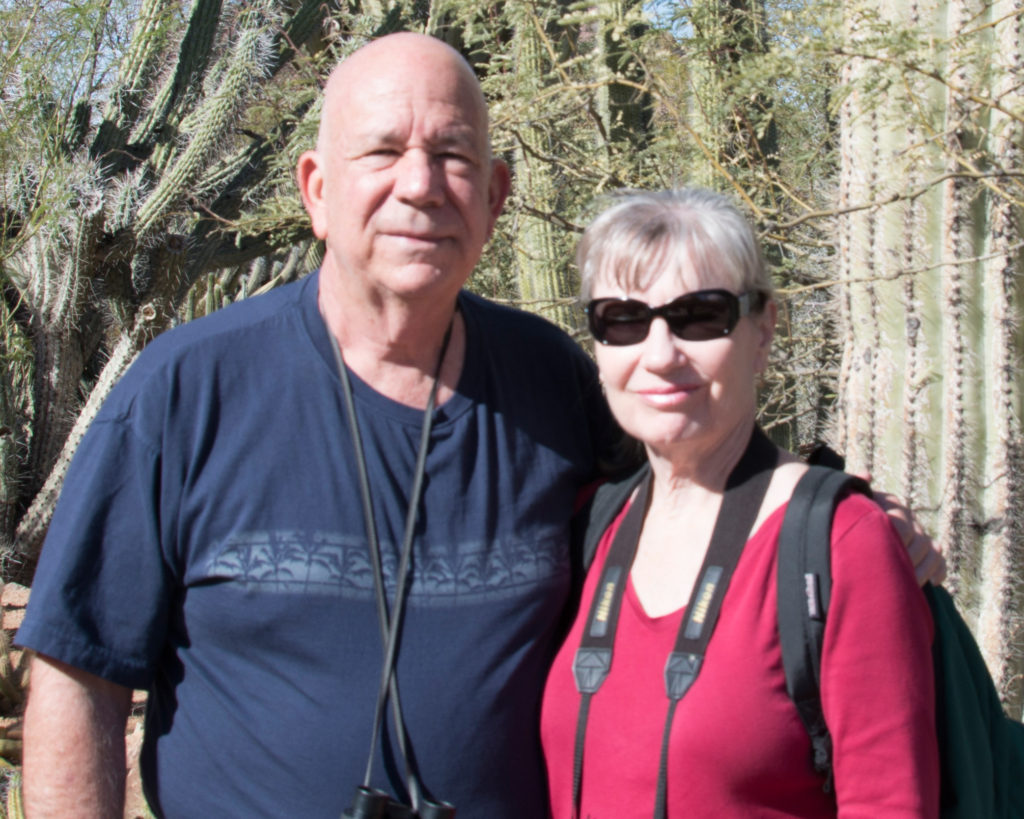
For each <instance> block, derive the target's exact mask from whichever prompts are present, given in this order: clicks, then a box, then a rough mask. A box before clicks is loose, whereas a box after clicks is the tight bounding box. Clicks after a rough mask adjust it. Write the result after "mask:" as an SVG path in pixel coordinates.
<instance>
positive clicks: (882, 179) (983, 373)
mask: <svg viewBox="0 0 1024 819" xmlns="http://www.w3.org/2000/svg"><path fill="white" fill-rule="evenodd" d="M886 23H889V24H892V25H893V26H894V27H895V28H899V29H901V30H904V31H909V32H912V33H913V34H914V38H913V39H912V40H911V41H910V42H909V44H908V42H906V41H904V42H902V43H896V42H891V41H888V40H886V39H885V37H886V33H885V24H886ZM846 26H847V50H848V52H849V53H853V54H860V55H863V54H872V53H873V54H880V55H884V56H885V59H884V60H873V59H868V58H866V57H863V56H858V57H855V58H853V59H851V60H850V61H849V62H848V63H847V64H846V66H845V69H844V71H845V76H844V79H845V81H846V82H847V83H848V85H849V88H850V93H849V94H848V96H847V98H846V100H845V102H844V104H843V106H842V109H841V113H840V116H841V138H842V145H841V149H842V174H841V189H840V206H841V209H842V210H843V211H844V213H843V215H842V216H841V218H840V220H839V238H840V249H841V254H840V256H841V265H842V270H841V280H842V283H843V286H842V292H841V294H840V304H841V311H842V316H843V327H844V339H843V342H844V352H843V365H842V373H841V383H840V404H839V411H840V412H839V431H838V439H839V440H838V444H839V446H840V447H841V448H842V449H843V450H845V451H846V452H847V453H848V455H849V456H850V458H851V461H852V462H853V464H854V465H855V466H858V467H863V468H865V469H867V470H869V471H870V472H871V473H872V474H873V475H874V477H875V480H876V482H877V483H879V484H880V485H882V486H886V487H892V488H894V489H898V490H900V491H902V493H904V494H905V495H906V496H907V497H908V498H909V499H910V501H911V502H912V504H913V506H914V508H915V509H916V510H920V512H921V513H922V515H923V516H924V517H925V520H926V523H928V524H929V525H930V527H931V529H932V531H935V532H937V533H938V536H939V538H938V539H939V542H940V543H941V545H942V547H943V548H944V549H945V552H946V556H947V558H948V560H949V564H950V568H951V572H952V584H953V586H954V588H955V591H956V592H957V599H958V602H959V603H960V604H961V607H962V608H964V609H965V610H966V611H967V613H968V614H969V617H971V618H972V619H973V620H974V621H975V622H976V634H977V636H978V639H979V643H980V645H981V647H982V650H983V653H984V655H985V658H986V661H987V662H988V664H989V667H990V669H991V670H992V673H993V676H994V677H995V679H996V681H997V683H998V684H999V686H1000V689H1001V692H1002V695H1003V697H1004V702H1005V703H1006V704H1007V706H1008V707H1011V709H1012V710H1013V711H1014V713H1016V714H1017V715H1019V714H1020V707H1021V704H1022V701H1024V682H1022V678H1021V673H1022V671H1024V665H1022V655H1024V630H1022V629H1021V625H1022V620H1021V614H1020V612H1021V605H1020V604H1021V599H1020V598H1021V592H1020V591H1019V590H1018V588H1017V587H1018V586H1019V584H1020V580H1021V577H1022V572H1024V540H1022V538H1021V534H1022V525H1024V505H1022V504H1021V501H1022V500H1024V462H1022V452H1021V446H1022V434H1024V430H1022V428H1021V423H1022V419H1024V397H1022V386H1024V385H1022V383H1021V375H1020V373H1019V361H1020V356H1021V353H1022V348H1024V343H1022V336H1021V328H1020V321H1021V317H1022V311H1024V302H1022V298H1021V293H1020V288H1019V286H1018V284H1017V280H1018V279H1019V277H1020V276H1021V274H1022V273H1024V255H1022V253H1021V250H1020V247H1021V242H1022V240H1024V212H1022V209H1021V205H1020V203H1021V201H1022V198H1024V196H1022V194H1024V190H1022V185H1021V181H1020V176H1019V171H1017V169H1019V168H1020V167H1021V163H1022V159H1024V156H1022V147H1021V146H1022V144H1024V139H1022V137H1024V130H1022V124H1024V104H1022V97H1021V95H1020V93H1019V90H1018V89H1016V88H1015V87H1014V83H1015V82H1016V81H1017V80H1016V79H1015V78H1019V77H1020V76H1021V71H1022V70H1024V60H1022V32H1021V28H1020V17H1019V8H1017V10H1016V13H1014V6H1013V4H1012V3H1001V2H997V3H992V4H988V5H982V4H981V3H973V2H961V1H960V0H950V1H948V2H946V1H943V2H934V3H933V4H931V5H929V6H925V5H921V4H910V5H905V6H893V5H892V4H886V3H876V2H873V0H866V1H865V2H851V3H849V4H848V5H847V16H846Z"/></svg>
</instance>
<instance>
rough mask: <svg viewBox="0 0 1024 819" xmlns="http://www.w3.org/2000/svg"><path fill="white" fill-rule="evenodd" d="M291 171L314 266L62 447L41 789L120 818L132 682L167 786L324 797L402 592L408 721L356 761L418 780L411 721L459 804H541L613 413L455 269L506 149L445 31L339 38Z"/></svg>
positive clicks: (402, 780) (33, 796)
mask: <svg viewBox="0 0 1024 819" xmlns="http://www.w3.org/2000/svg"><path fill="white" fill-rule="evenodd" d="M298 181H299V187H300V189H301V192H302V197H303V201H304V203H305V206H306V208H307V210H308V212H309V215H310V218H311V220H312V225H313V230H314V232H315V234H316V235H317V236H318V237H320V238H322V239H324V240H325V242H326V255H325V257H324V262H323V266H322V268H321V270H320V271H319V273H318V274H314V275H313V276H310V277H309V278H307V279H305V280H304V281H301V282H298V283H296V284H294V285H290V286H287V287H284V288H281V289H279V290H277V291H274V292H273V293H270V294H268V295H266V296H264V297H261V298H255V299H251V300H248V301H246V302H242V303H239V304H237V305H234V306H232V307H230V308H228V309H226V310H224V311H221V312H220V313H218V314H216V315H214V316H211V317H209V318H207V319H203V320H200V321H197V322H194V323H192V324H189V325H186V326H184V327H181V328H179V329H176V330H174V331H172V332H170V333H167V334H165V335H164V336H161V337H160V338H158V339H156V340H155V341H154V342H153V343H152V344H151V345H150V346H149V348H147V350H146V351H145V352H144V353H143V354H142V355H141V356H140V358H139V360H138V362H137V363H136V364H135V366H133V367H132V368H131V370H130V371H129V373H128V374H127V375H126V376H125V377H124V379H123V380H122V382H121V383H120V384H119V385H118V386H117V388H116V389H115V390H114V392H113V393H112V394H111V396H110V398H109V400H108V401H107V403H106V405H105V407H104V408H103V410H102V412H101V413H100V415H99V417H98V418H97V419H96V421H95V423H94V424H93V426H92V428H91V429H90V431H89V433H88V435H87V436H86V437H85V439H84V440H83V442H82V444H81V447H80V449H79V453H78V455H77V456H76V459H75V462H74V464H73V466H72V468H71V471H70V472H69V474H68V478H67V482H66V485H65V491H64V494H63V497H62V499H61V501H60V504H59V506H58V509H57V512H56V514H55V517H54V520H53V524H52V526H51V528H50V532H49V536H48V539H47V543H46V546H45V548H44V550H43V555H42V559H41V563H40V566H39V570H38V573H37V576H36V580H35V583H34V586H33V593H32V604H31V606H30V608H29V613H28V616H27V619H26V622H25V625H24V626H23V628H22V630H21V631H20V633H19V642H21V643H23V644H24V645H26V646H29V647H31V648H33V649H35V650H36V651H37V652H38V657H37V660H36V662H35V663H34V665H33V671H32V690H31V696H30V700H29V709H28V714H27V717H26V729H25V730H26V749H25V798H26V802H27V804H28V807H29V810H30V812H31V813H32V814H33V815H34V816H60V817H74V816H117V815H119V812H120V810H121V805H122V800H123V788H124V765H123V758H124V757H123V755H124V746H123V738H122V737H123V732H124V726H125V720H126V716H127V713H128V709H129V705H130V693H131V690H132V688H146V689H148V690H149V692H150V696H149V704H148V708H147V714H146V733H145V745H144V748H143V751H142V770H143V779H144V785H145V792H146V795H147V798H148V799H149V801H150V803H151V805H152V806H153V808H154V810H155V811H156V813H157V814H158V815H163V816H172V817H200V816H203V817H205V816H239V817H242V816H244V817H254V816H297V817H316V816H323V817H332V819H333V817H337V816H338V815H339V814H340V813H341V812H342V810H343V809H344V808H345V807H346V805H348V803H349V801H350V799H351V797H352V795H353V791H354V790H355V788H356V786H357V785H359V784H360V783H362V782H363V780H364V772H365V771H366V768H367V757H368V753H369V748H370V743H371V735H373V734H374V733H375V732H374V730H373V725H374V710H375V703H376V701H377V693H378V688H379V686H380V668H381V660H382V654H383V644H384V640H383V638H382V620H384V619H386V618H387V616H388V615H386V614H385V615H384V617H382V616H381V613H380V609H381V608H383V609H385V610H387V611H388V612H390V614H391V615H395V616H396V617H397V616H398V613H397V610H396V606H398V605H404V615H403V616H402V628H401V630H400V634H399V635H398V637H399V638H400V639H399V640H398V642H397V668H396V673H395V679H396V680H397V688H398V689H399V690H400V692H401V693H400V697H401V705H402V709H403V712H404V717H405V720H404V721H405V727H406V732H405V734H403V735H401V736H400V735H399V733H398V732H396V730H395V725H394V721H393V719H391V718H390V716H389V718H388V719H386V720H385V724H384V727H383V728H382V729H381V731H380V732H379V733H378V735H377V737H376V740H377V741H376V748H377V750H376V752H375V753H374V755H373V766H372V772H371V774H370V777H369V779H370V784H372V785H373V786H375V787H378V788H381V789H383V790H386V791H388V792H390V793H392V794H395V795H396V796H397V797H398V798H401V799H409V798H410V795H409V794H408V793H406V785H407V783H408V782H409V780H408V779H407V778H406V777H405V776H404V774H403V769H404V762H403V761H402V760H403V755H402V754H401V753H400V752H399V750H398V749H399V748H400V747H401V745H402V744H407V745H408V751H409V757H410V758H411V760H412V764H413V767H414V769H418V771H419V774H420V779H421V781H422V784H423V786H424V791H425V794H426V796H427V797H428V798H430V799H433V800H446V801H449V802H452V803H454V804H455V805H456V806H457V807H458V810H459V817H460V818H461V819H470V818H471V817H481V819H484V817H486V819H501V817H509V819H511V818H512V817H517V819H521V817H542V816H544V815H546V813H547V802H546V793H545V781H544V773H543V768H542V763H541V756H540V753H539V740H538V728H537V722H538V703H539V696H540V691H541V687H542V683H543V677H544V673H545V670H546V667H547V663H548V661H549V659H550V657H551V655H552V652H553V650H554V647H555V646H554V643H555V641H556V640H557V638H558V634H559V623H560V621H561V618H562V610H563V607H564V606H565V603H566V600H567V599H568V597H569V594H570V581H571V572H570V565H569V559H568V555H567V551H568V550H567V545H566V544H567V530H568V523H569V516H570V514H571V510H572V507H573V501H574V497H575V495H576V493H577V490H578V488H579V487H580V486H581V485H582V484H584V483H585V482H586V481H588V480H590V479H591V478H592V477H593V476H594V475H595V473H596V471H597V463H598V459H599V458H600V457H603V456H606V455H608V454H609V453H611V452H612V451H613V450H614V448H615V446H616V444H617V442H618V431H617V429H616V428H615V427H614V425H613V424H612V422H611V420H610V418H609V416H608V414H607V410H606V408H605V407H604V404H603V401H602V400H601V396H600V391H599V389H598V387H597V385H596V381H595V376H594V372H593V369H592V367H591V365H590V363H589V361H588V359H587V358H586V357H585V356H584V355H583V354H582V353H581V352H580V351H579V350H578V349H577V348H576V346H575V345H574V344H573V343H572V342H571V341H569V340H568V339H567V338H566V337H565V336H564V335H562V334H561V333H559V332H558V331H557V330H555V329H554V328H553V327H551V326H550V325H548V324H547V323H545V322H543V321H542V320H540V319H537V318H534V317H531V316H528V315H525V314H522V313H519V312H516V311H512V310H509V309H505V308H501V307H498V306H495V305H491V304H489V303H487V302H485V301H483V300H482V299H479V298H477V297H474V296H472V295H471V294H468V293H466V292H463V291H462V290H461V288H462V286H463V284H464V283H465V281H466V279H467V277H468V276H469V275H470V273H471V272H472V270H473V267H474V265H475V264H476V262H477V261H478V259H479V257H480V254H481V252H482V249H483V246H484V244H485V242H486V240H487V239H488V237H489V235H490V233H491V231H492V229H493V227H494V223H495V220H496V219H497V217H498V214H499V212H500V211H501V208H502V204H503V202H504V200H505V197H506V194H507V193H508V189H509V173H508V170H507V169H506V167H505V166H504V165H503V164H502V163H501V162H500V161H498V160H495V159H493V158H492V157H491V155H490V148H489V143H488V135H487V111H486V106H485V103H484V99H483V97H482V95H481V92H480V89H479V86H478V84H477V82H476V80H475V78H474V76H473V73H472V71H471V70H470V68H469V67H468V65H467V64H466V63H465V62H464V61H463V60H462V59H461V57H459V55H458V54H457V53H456V52H454V51H453V50H451V49H450V48H449V47H448V46H446V45H444V44H442V43H441V42H440V41H437V40H433V39H431V38H428V37H425V36H421V35H415V34H408V33H407V34H397V35H392V36H390V37H387V38H384V39H382V40H378V41H376V42H374V43H372V44H371V45H369V46H366V47H364V48H362V49H361V50H359V51H358V52H356V53H355V54H354V55H353V56H352V57H350V58H349V59H348V60H347V61H346V62H345V63H343V64H342V65H341V66H340V67H339V68H337V69H336V70H335V72H334V73H333V74H332V76H331V78H330V80H329V82H328V85H327V89H326V97H325V102H324V110H323V117H322V124H321V130H320V136H319V140H318V144H317V147H316V150H315V151H310V152H308V153H306V154H304V155H303V156H302V157H301V159H300V160H299V164H298ZM349 407H352V408H354V413H353V412H350V410H349ZM421 461H422V463H421ZM418 479H419V480H418ZM407 521H408V524H407ZM374 543H377V544H378V546H376V547H375V546H374V545H373V544H374ZM407 549H408V550H409V552H410V554H409V557H408V558H406V559H407V560H409V566H410V567H411V571H409V572H408V573H406V572H404V571H403V570H402V568H401V567H402V564H403V562H404V560H403V556H402V553H403V552H405V551H406V550H407ZM378 552H379V557H375V555H377V554H378ZM378 560H379V562H380V564H381V565H382V569H381V575H380V578H381V579H380V582H379V585H380V586H381V587H382V588H380V589H379V590H375V585H378V583H377V580H376V579H375V574H376V572H375V567H374V564H375V563H376V562H377V561H378ZM403 576H405V577H406V581H407V582H405V583H404V587H403V579H402V577H403ZM409 578H411V580H410V579H409ZM396 589H397V593H396ZM406 735H407V736H406ZM406 739H407V740H408V742H407V743H405V740H406ZM410 787H411V789H412V791H413V792H414V794H413V796H412V798H413V799H415V791H416V787H415V780H412V784H411V786H410Z"/></svg>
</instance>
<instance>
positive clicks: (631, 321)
mask: <svg viewBox="0 0 1024 819" xmlns="http://www.w3.org/2000/svg"><path fill="white" fill-rule="evenodd" d="M650 325H651V311H650V308H648V307H647V305H646V304H644V303H643V302H642V301H634V300H633V299H624V300H619V299H608V300H605V299H598V300H597V301H595V302H594V303H593V304H592V305H591V309H590V330H591V332H592V333H593V334H594V338H596V339H597V340H598V341H600V342H601V343H602V344H613V345H624V344H638V343H640V342H641V341H643V340H644V339H645V338H646V337H647V329H648V328H649V327H650Z"/></svg>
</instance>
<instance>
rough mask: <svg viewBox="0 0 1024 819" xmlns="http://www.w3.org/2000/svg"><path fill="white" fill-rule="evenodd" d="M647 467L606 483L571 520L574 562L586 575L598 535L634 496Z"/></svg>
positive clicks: (603, 531)
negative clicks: (631, 496)
mask: <svg viewBox="0 0 1024 819" xmlns="http://www.w3.org/2000/svg"><path fill="white" fill-rule="evenodd" d="M650 469H651V467H650V464H648V463H646V462H645V463H644V465H643V466H641V467H640V468H639V469H637V470H634V471H633V472H631V473H630V474H628V475H626V476H625V477H624V478H619V479H618V480H611V481H605V482H604V483H602V484H601V485H600V486H598V487H597V489H596V490H595V491H594V493H593V494H592V495H591V496H590V499H589V500H588V501H587V502H586V503H584V504H583V505H582V506H581V507H580V508H579V509H578V510H577V512H576V514H575V516H574V518H573V531H572V541H573V546H572V548H573V552H574V559H575V560H576V561H577V562H578V563H579V565H580V567H581V569H582V572H583V573H584V574H585V573H586V571H587V569H589V568H590V564H591V563H593V562H594V555H595V554H597V544H598V543H600V542H601V536H602V535H603V534H604V533H605V532H606V531H608V527H609V526H611V525H612V521H613V520H615V516H616V515H618V514H619V512H621V511H622V507H623V506H625V505H626V501H627V500H628V499H629V496H630V495H632V494H633V490H634V489H636V488H637V487H638V486H639V485H640V482H641V481H642V480H643V479H644V477H645V476H646V475H647V473H648V472H649V471H650Z"/></svg>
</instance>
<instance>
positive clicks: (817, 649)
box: [778, 466, 871, 790]
mask: <svg viewBox="0 0 1024 819" xmlns="http://www.w3.org/2000/svg"><path fill="white" fill-rule="evenodd" d="M851 490H855V491H858V492H863V493H865V494H870V491H871V490H870V488H869V487H868V485H867V484H866V483H865V482H864V481H862V480H860V479H859V478H855V477H853V476H852V475H847V474H846V473H845V472H839V471H837V470H835V469H829V468H827V467H824V466H812V467H810V468H809V469H808V470H807V473H806V474H805V475H804V476H803V477H802V478H801V479H800V481H799V483H797V486H796V489H794V490H793V497H792V498H790V501H789V505H788V506H787V508H786V515H785V518H783V521H782V530H781V532H780V533H779V554H778V619H779V643H780V645H781V648H782V665H783V668H784V669H785V673H786V690H787V691H788V692H789V696H790V697H791V698H792V700H793V703H794V705H796V708H797V711H798V712H799V713H800V719H801V720H802V721H803V723H804V727H806V729H807V733H808V734H809V735H810V738H811V748H812V752H813V756H814V769H815V771H817V772H818V773H819V774H821V775H822V776H824V777H825V789H826V790H831V787H832V738H831V736H830V735H829V732H828V726H827V725H826V724H825V717H824V715H823V714H822V709H821V689H820V685H819V683H820V680H821V646H822V643H823V641H824V638H825V616H826V614H827V613H828V606H829V601H830V598H831V594H832V555H831V548H830V547H831V542H832V516H833V514H834V513H835V508H836V504H837V503H838V501H839V499H840V498H841V497H842V496H844V495H845V494H847V493H848V492H849V491H851Z"/></svg>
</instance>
